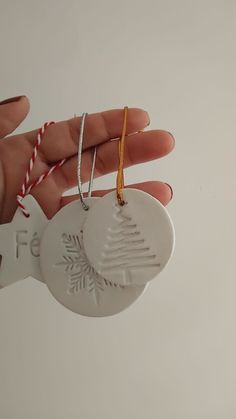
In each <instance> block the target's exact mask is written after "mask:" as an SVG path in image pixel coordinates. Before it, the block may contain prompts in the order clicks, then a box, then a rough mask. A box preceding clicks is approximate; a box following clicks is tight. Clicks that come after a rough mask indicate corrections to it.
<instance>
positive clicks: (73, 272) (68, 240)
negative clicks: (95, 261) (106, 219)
mask: <svg viewBox="0 0 236 419" xmlns="http://www.w3.org/2000/svg"><path fill="white" fill-rule="evenodd" d="M61 238H62V243H63V245H64V248H65V254H64V255H63V256H62V259H63V260H62V261H61V262H58V263H57V264H56V265H57V266H61V267H63V268H64V271H65V273H66V274H67V277H68V287H67V292H68V294H70V295H74V294H76V293H79V292H81V291H82V290H85V291H87V293H88V294H89V295H91V297H92V298H93V299H94V302H95V304H99V301H100V295H101V293H102V292H104V291H105V289H106V288H107V287H114V288H117V287H118V288H124V287H122V286H119V285H116V284H114V283H112V282H110V281H107V280H106V279H105V278H103V277H102V276H100V275H99V274H98V273H97V272H96V271H95V269H94V268H93V267H92V266H91V264H90V262H89V260H88V258H87V255H86V253H85V250H84V247H83V243H82V240H80V239H79V236H78V235H77V234H66V233H63V234H62V237H61Z"/></svg>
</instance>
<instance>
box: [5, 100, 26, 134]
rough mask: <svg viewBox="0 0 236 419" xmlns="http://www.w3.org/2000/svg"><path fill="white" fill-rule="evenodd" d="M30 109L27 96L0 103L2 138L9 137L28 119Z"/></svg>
mask: <svg viewBox="0 0 236 419" xmlns="http://www.w3.org/2000/svg"><path fill="white" fill-rule="evenodd" d="M29 109H30V104H29V100H28V99H27V97H26V96H18V97H14V98H10V99H6V100H3V101H2V102H0V138H3V137H5V136H6V135H9V134H10V133H11V132H12V131H14V130H15V129H16V128H17V127H18V125H19V124H20V123H21V122H22V121H23V120H24V119H25V118H26V116H27V114H28V112H29Z"/></svg>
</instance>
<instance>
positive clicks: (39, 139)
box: [16, 121, 66, 217]
mask: <svg viewBox="0 0 236 419" xmlns="http://www.w3.org/2000/svg"><path fill="white" fill-rule="evenodd" d="M51 124H54V122H52V121H51V122H45V124H44V125H43V126H42V127H41V128H40V129H39V130H38V133H37V138H36V143H35V146H34V149H33V153H32V156H31V159H30V161H29V165H28V169H27V171H26V174H25V179H24V182H23V184H22V187H21V191H20V192H19V193H18V194H17V196H16V200H17V204H18V206H19V208H20V209H21V211H22V212H23V214H24V215H25V217H29V216H30V214H29V212H28V211H27V209H26V207H25V206H24V204H23V203H22V200H23V198H24V197H25V196H26V195H27V194H29V193H30V191H31V189H33V188H34V187H35V186H37V185H39V184H40V183H41V182H42V181H43V180H44V179H46V178H47V177H48V176H49V175H50V174H51V173H52V172H53V171H54V170H56V169H58V168H59V167H61V166H62V165H63V164H64V163H65V161H66V159H63V160H61V161H60V162H58V163H56V164H54V166H51V167H50V169H49V170H48V171H47V172H45V173H43V174H42V175H41V176H39V178H38V179H36V180H35V181H34V182H32V183H31V184H29V179H30V174H31V172H32V170H33V167H34V163H35V160H36V157H37V154H38V149H39V147H40V144H41V142H42V139H43V136H44V133H45V131H46V129H47V127H48V126H49V125H51Z"/></svg>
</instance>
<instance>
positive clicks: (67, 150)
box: [25, 108, 150, 163]
mask: <svg viewBox="0 0 236 419" xmlns="http://www.w3.org/2000/svg"><path fill="white" fill-rule="evenodd" d="M123 118H124V110H123V109H112V110H109V111H104V112H99V113H94V114H89V115H88V116H87V117H86V121H85V130H84V142H83V149H87V148H90V147H94V146H96V145H98V144H101V143H104V142H106V141H109V140H111V139H114V138H118V137H120V135H121V132H122V126H123ZM80 121H81V117H75V118H72V119H69V120H67V121H61V122H57V123H56V124H53V125H50V126H49V127H48V128H47V129H46V132H45V135H44V138H43V141H42V144H41V146H40V154H41V155H43V158H44V160H45V161H46V162H47V163H53V162H55V161H58V160H61V159H65V158H69V157H72V156H73V155H75V154H76V153H77V151H78V138H79V132H80ZM149 122H150V121H149V116H148V113H147V112H146V111H144V110H143V109H139V108H129V111H128V122H127V135H129V134H133V133H135V132H138V131H140V130H142V129H144V128H145V127H146V126H147V125H149ZM36 135H37V131H31V132H28V133H26V134H25V137H26V139H27V140H28V141H29V142H30V143H32V145H34V142H35V138H36Z"/></svg>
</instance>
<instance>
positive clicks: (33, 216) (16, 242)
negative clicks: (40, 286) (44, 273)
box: [0, 195, 48, 287]
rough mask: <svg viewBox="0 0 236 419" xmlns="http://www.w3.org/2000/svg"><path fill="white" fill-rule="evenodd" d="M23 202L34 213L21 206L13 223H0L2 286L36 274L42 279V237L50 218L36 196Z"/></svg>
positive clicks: (25, 198)
mask: <svg viewBox="0 0 236 419" xmlns="http://www.w3.org/2000/svg"><path fill="white" fill-rule="evenodd" d="M22 204H23V205H24V206H25V207H26V208H27V210H28V212H29V214H30V216H29V217H25V216H24V214H23V213H22V211H21V209H20V208H18V209H17V210H16V213H15V215H14V217H13V219H12V221H11V222H10V223H7V224H2V225H0V255H1V266H0V286H1V287H5V286H7V285H10V284H12V283H14V282H16V281H18V280H20V279H24V278H27V277H28V276H33V277H34V278H36V279H39V280H41V273H40V267H39V248H40V239H41V235H42V232H43V230H44V229H45V227H46V225H47V223H48V219H47V218H46V215H45V214H44V212H43V211H42V209H41V208H40V206H39V204H38V203H37V201H36V200H35V199H34V198H33V196H32V195H27V196H25V197H24V198H23V200H22Z"/></svg>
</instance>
